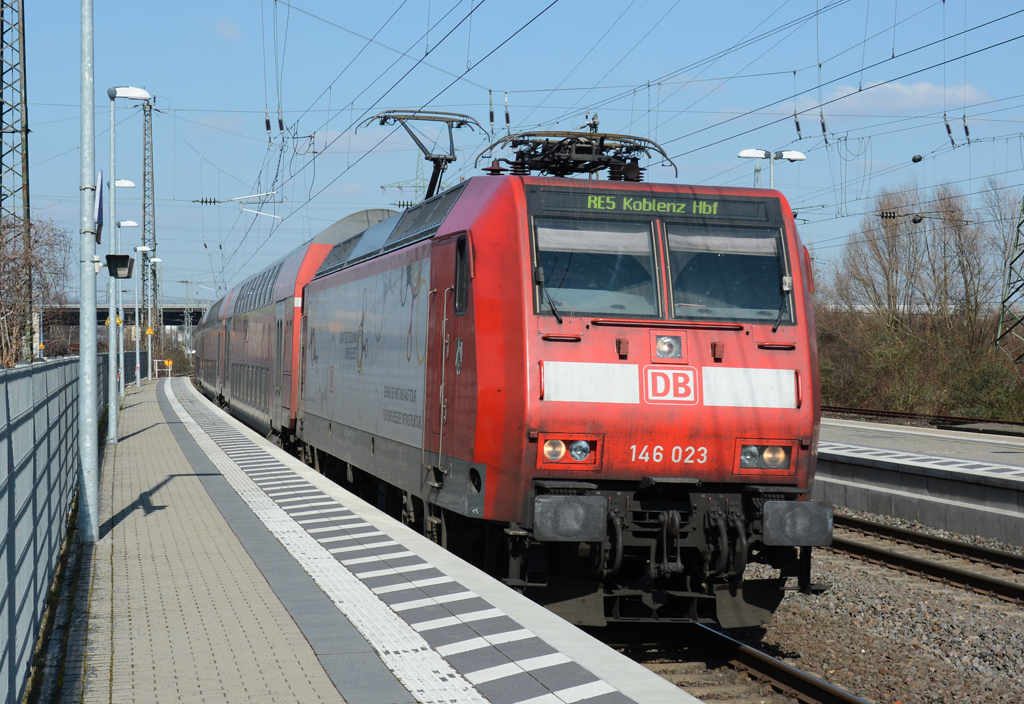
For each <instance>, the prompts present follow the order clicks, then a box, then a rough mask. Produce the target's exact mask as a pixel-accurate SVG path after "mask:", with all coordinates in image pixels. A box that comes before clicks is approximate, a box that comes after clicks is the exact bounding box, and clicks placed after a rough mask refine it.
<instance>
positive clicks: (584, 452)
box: [569, 440, 590, 462]
mask: <svg viewBox="0 0 1024 704" xmlns="http://www.w3.org/2000/svg"><path fill="white" fill-rule="evenodd" d="M589 455H590V443H589V442H587V441H586V440H577V441H576V442H574V443H573V444H571V445H569V456H570V457H572V458H573V459H574V460H576V461H577V462H582V461H583V460H585V459H587V457H588V456H589Z"/></svg>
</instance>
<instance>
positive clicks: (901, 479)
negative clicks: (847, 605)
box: [812, 419, 1024, 545]
mask: <svg viewBox="0 0 1024 704" xmlns="http://www.w3.org/2000/svg"><path fill="white" fill-rule="evenodd" d="M812 498H814V499H817V500H821V501H829V502H831V503H834V504H837V505H840V506H846V507H848V508H851V509H854V510H857V511H867V512H870V513H876V514H882V515H888V516H896V517H897V518H903V519H906V520H911V521H918V522H920V523H921V524H922V525H926V526H929V527H932V528H940V529H943V530H949V531H953V532H956V533H962V534H966V535H980V536H984V537H987V538H993V539H996V540H1000V541H1002V542H1005V543H1010V544H1013V545H1024V438H1019V437H1011V436H1005V435H986V434H983V433H974V432H958V431H954V430H938V429H934V428H915V427H908V426H899V425H889V424H884V423H865V422H861V421H840V420H832V419H823V420H822V422H821V435H820V441H819V444H818V471H817V475H816V476H815V480H814V490H813V493H812Z"/></svg>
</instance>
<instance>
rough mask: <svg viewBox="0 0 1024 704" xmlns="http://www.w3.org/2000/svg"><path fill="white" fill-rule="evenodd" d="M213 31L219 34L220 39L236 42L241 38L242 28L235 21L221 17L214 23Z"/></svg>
mask: <svg viewBox="0 0 1024 704" xmlns="http://www.w3.org/2000/svg"><path fill="white" fill-rule="evenodd" d="M213 31H215V32H216V33H217V34H219V35H220V37H221V39H224V40H226V41H229V42H237V41H238V40H240V39H241V38H242V29H241V27H240V26H239V25H238V23H237V22H232V21H231V20H230V19H228V18H227V17H221V18H220V19H219V20H217V24H216V25H214V27H213Z"/></svg>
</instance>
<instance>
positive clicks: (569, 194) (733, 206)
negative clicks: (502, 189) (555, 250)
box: [529, 189, 777, 222]
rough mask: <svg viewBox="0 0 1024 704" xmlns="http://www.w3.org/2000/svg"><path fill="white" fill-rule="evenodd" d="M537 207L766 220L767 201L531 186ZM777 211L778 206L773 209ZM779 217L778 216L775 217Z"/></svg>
mask: <svg viewBox="0 0 1024 704" xmlns="http://www.w3.org/2000/svg"><path fill="white" fill-rule="evenodd" d="M529 196H530V198H529V200H530V205H531V206H532V208H533V209H534V210H545V211H552V210H557V211H562V212H565V211H571V212H581V211H582V212H590V213H602V214H603V213H621V214H623V215H640V214H647V215H670V216H682V217H699V218H709V219H713V220H714V219H721V220H752V221H757V222H767V221H768V220H769V210H768V205H769V203H768V202H767V201H762V200H743V199H733V198H715V197H709V196H702V195H686V196H683V195H676V194H660V193H659V194H641V195H637V194H636V193H615V192H608V191H602V192H598V193H595V192H593V191H590V192H587V191H561V190H559V191H551V190H545V189H531V190H530V193H529ZM773 210H775V208H773ZM776 217H777V216H776Z"/></svg>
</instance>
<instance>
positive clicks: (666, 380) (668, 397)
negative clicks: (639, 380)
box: [644, 366, 697, 405]
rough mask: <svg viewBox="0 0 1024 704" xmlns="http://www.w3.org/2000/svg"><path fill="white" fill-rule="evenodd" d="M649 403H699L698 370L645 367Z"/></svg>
mask: <svg viewBox="0 0 1024 704" xmlns="http://www.w3.org/2000/svg"><path fill="white" fill-rule="evenodd" d="M644 377H645V382H646V383H645V384H644V397H645V398H646V400H647V403H675V404H686V405H692V404H695V403H697V370H696V369H694V368H693V367H663V366H650V367H644Z"/></svg>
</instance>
